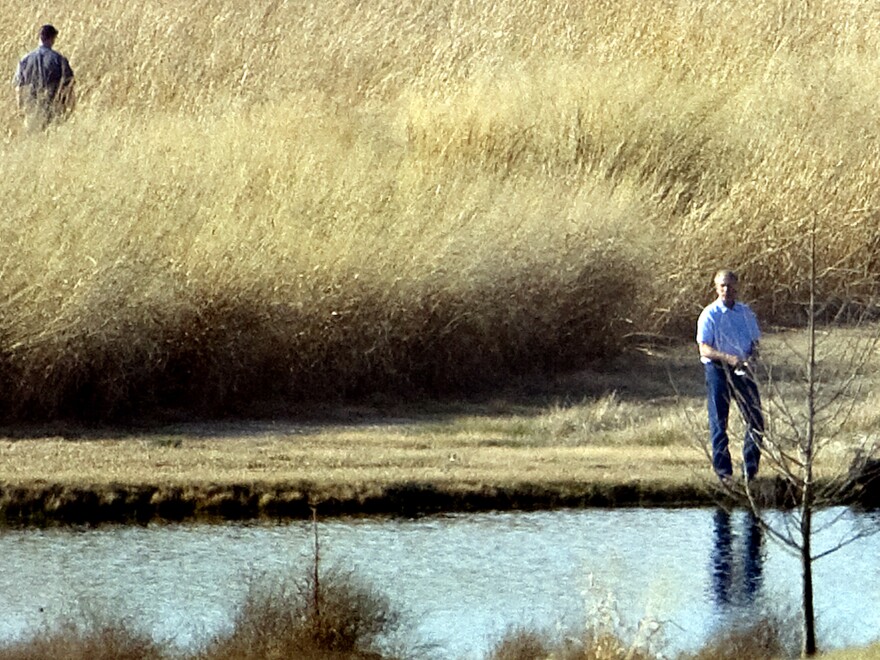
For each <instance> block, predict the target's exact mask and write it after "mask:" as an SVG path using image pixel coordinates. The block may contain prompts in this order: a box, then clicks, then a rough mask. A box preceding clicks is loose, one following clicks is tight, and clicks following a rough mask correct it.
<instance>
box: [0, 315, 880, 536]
mask: <svg viewBox="0 0 880 660" xmlns="http://www.w3.org/2000/svg"><path fill="white" fill-rule="evenodd" d="M848 333H849V334H848V335H843V334H841V333H840V332H836V333H829V334H828V335H827V336H825V337H824V338H821V337H820V339H822V341H821V342H820V349H819V355H820V357H822V364H823V365H824V371H823V372H822V373H823V374H825V375H827V376H829V377H830V376H835V377H836V378H837V379H838V380H833V379H831V378H829V379H828V380H825V381H824V382H823V384H822V388H823V389H824V390H825V391H827V392H828V394H833V393H834V392H836V391H837V389H836V388H838V387H840V386H842V381H846V380H848V379H849V378H850V377H851V376H852V372H851V371H850V370H848V369H847V368H846V367H847V364H848V362H847V360H848V359H849V358H850V357H851V345H850V344H849V341H850V340H851V339H852V336H851V332H849V331H848ZM844 340H845V341H844ZM802 341H803V336H802V335H801V334H800V333H790V332H780V333H775V334H770V335H768V337H767V339H766V341H765V346H764V356H765V358H764V359H765V361H766V364H767V365H770V366H771V367H772V369H771V368H770V367H768V368H767V369H766V371H767V373H768V374H769V373H772V374H774V377H773V378H772V380H769V381H768V382H765V387H764V394H765V404H766V407H767V412H768V417H769V418H770V419H771V420H772V419H773V415H774V414H778V411H777V410H775V408H774V405H775V402H776V401H777V400H778V399H780V398H782V397H788V399H789V401H790V402H794V404H795V405H797V406H799V405H800V401H801V400H802V397H801V389H802V388H803V380H802V371H801V370H800V369H799V367H798V364H797V362H798V358H797V354H798V351H799V350H800V347H799V344H800V343H801V342H802ZM841 349H846V350H842V351H841ZM871 364H872V365H873V362H872V363H871ZM878 373H880V370H877V369H874V368H873V367H870V368H869V369H868V370H867V373H866V375H862V376H860V377H859V378H860V380H859V381H858V383H857V384H859V385H860V386H861V389H860V390H854V391H853V392H852V395H851V398H850V399H848V401H849V404H848V405H847V408H848V414H847V416H846V417H838V416H836V415H831V416H830V417H829V415H828V414H827V411H829V410H830V412H831V413H834V412H835V411H836V410H837V409H836V408H833V407H832V408H827V407H825V408H824V409H825V410H826V412H825V413H822V414H821V415H819V417H818V419H817V426H816V433H817V438H819V439H820V441H821V442H822V443H823V448H824V450H823V452H822V454H821V456H820V459H819V460H818V462H817V466H816V468H817V472H816V476H817V477H818V478H819V479H825V478H828V477H830V476H832V475H835V474H840V473H843V474H845V473H846V472H847V470H848V468H849V465H850V463H851V461H852V458H853V452H854V451H855V449H856V448H857V447H859V446H860V444H861V443H863V441H864V439H865V438H868V439H870V438H873V437H876V434H877V428H878V426H877V410H878V407H877V405H876V404H877V401H876V395H875V394H874V393H876V392H877V391H878V385H880V383H877V382H876V381H877V378H878V377H877V375H876V374H878ZM703 387H704V386H703V383H702V371H701V368H700V366H699V362H698V360H697V357H696V349H695V347H694V346H693V345H692V344H686V345H682V346H678V347H670V348H667V349H663V350H660V349H654V350H653V351H651V352H650V353H646V352H629V353H626V354H625V355H623V356H622V357H621V358H619V360H618V361H617V362H616V363H614V364H603V366H602V369H601V370H589V369H588V370H583V371H581V372H578V373H576V374H572V375H569V376H566V377H564V378H562V377H560V378H555V379H550V380H546V381H543V382H538V381H535V380H526V381H521V382H519V383H511V384H509V385H508V386H507V388H506V389H502V390H499V391H498V392H496V394H495V396H493V397H492V398H489V399H473V400H468V401H465V400H460V401H454V402H453V401H450V402H446V403H443V402H435V403H433V404H427V403H422V404H418V405H403V404H399V403H393V402H391V403H389V402H381V401H379V402H375V403H374V404H373V405H361V406H327V407H325V408H323V409H322V410H318V409H316V408H314V407H312V408H310V409H309V411H308V413H306V412H303V413H302V414H301V415H298V416H296V417H295V418H293V419H271V420H264V421H240V422H231V421H230V422H225V423H219V422H193V421H182V422H176V423H170V422H169V423H167V424H165V425H159V426H156V425H151V426H150V427H146V428H143V429H138V428H134V427H131V426H129V427H126V428H113V427H98V428H94V427H93V428H87V427H82V426H79V427H76V426H71V425H67V424H49V425H39V426H22V425H16V426H13V427H8V428H6V429H5V430H4V432H3V433H2V434H0V459H2V460H0V511H2V512H3V516H4V517H5V519H6V521H7V522H8V523H13V524H18V523H25V524H33V523H40V522H50V521H60V522H101V521H105V520H125V521H129V520H150V519H155V518H165V519H171V520H180V519H191V518H203V519H204V518H254V517H295V518H304V517H308V516H310V515H311V509H312V507H316V508H317V509H318V511H319V513H320V514H321V515H335V514H343V513H392V514H404V515H410V514H417V513H427V512H434V511H450V510H485V509H533V508H553V507H561V506H627V505H663V506H682V505H694V504H712V503H714V502H715V501H716V499H717V498H718V497H719V496H720V495H721V493H719V492H718V490H717V487H716V483H715V481H714V477H713V475H712V472H711V469H710V467H709V465H710V463H709V460H708V458H707V456H706V454H705V449H704V445H705V440H706V431H705V425H706V422H705V410H704V408H705V402H704V395H703ZM823 396H824V395H823ZM850 404H851V405H850ZM850 408H851V409H850ZM309 415H311V417H310V416H309ZM741 430H742V429H741V423H740V421H739V419H738V416H737V415H736V414H733V415H732V416H731V437H732V445H733V448H732V453H733V454H734V456H735V457H736V456H737V454H738V452H739V451H740V445H739V437H740V435H741ZM777 488H778V484H777V483H776V481H775V480H774V479H773V478H772V476H770V473H769V472H768V473H767V476H766V479H765V481H764V482H763V484H762V486H761V493H762V494H763V495H762V496H766V497H767V498H768V500H770V501H775V500H776V498H779V497H781V494H780V492H779V491H778V490H777ZM875 491H876V488H875ZM874 497H875V498H876V492H874ZM876 501H877V500H876V499H875V502H876Z"/></svg>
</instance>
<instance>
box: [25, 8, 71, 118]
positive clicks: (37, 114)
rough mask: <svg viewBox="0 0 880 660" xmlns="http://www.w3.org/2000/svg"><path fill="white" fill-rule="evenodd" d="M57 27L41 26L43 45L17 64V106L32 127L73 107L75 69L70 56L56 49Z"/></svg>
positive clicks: (63, 113)
mask: <svg viewBox="0 0 880 660" xmlns="http://www.w3.org/2000/svg"><path fill="white" fill-rule="evenodd" d="M57 36H58V30H56V29H55V28H54V27H53V26H51V25H44V26H43V27H41V28H40V46H39V47H38V48H37V49H36V50H33V51H31V52H30V53H28V54H27V55H25V56H24V58H23V59H22V60H21V62H19V64H18V70H17V71H16V72H15V79H14V80H13V84H14V85H15V86H16V87H17V88H18V107H19V109H20V110H23V111H24V112H25V118H26V120H27V124H28V126H29V128H34V129H42V128H45V127H46V126H47V125H48V124H49V123H50V122H52V121H54V120H55V119H58V118H60V117H62V116H64V115H65V114H66V113H68V112H70V111H71V110H73V106H74V105H75V102H76V101H75V97H74V91H73V70H72V69H71V68H70V63H69V62H68V61H67V58H66V57H64V55H62V54H61V53H59V52H57V51H55V50H53V46H54V45H55V38H56V37H57Z"/></svg>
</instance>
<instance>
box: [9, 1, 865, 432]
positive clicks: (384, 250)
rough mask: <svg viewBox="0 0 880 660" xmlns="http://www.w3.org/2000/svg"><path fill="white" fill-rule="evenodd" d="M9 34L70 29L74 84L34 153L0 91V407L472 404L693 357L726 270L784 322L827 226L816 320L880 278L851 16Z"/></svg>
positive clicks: (138, 26)
mask: <svg viewBox="0 0 880 660" xmlns="http://www.w3.org/2000/svg"><path fill="white" fill-rule="evenodd" d="M191 16H199V17H200V20H199V21H193V20H191V18H190V17H191ZM0 19H2V20H0V26H2V27H0V35H2V38H0V58H2V59H3V60H4V61H6V62H7V63H8V64H9V67H10V68H11V67H12V66H13V65H14V62H15V61H16V60H17V58H18V57H20V56H21V55H22V54H23V53H24V52H25V51H26V50H28V49H29V48H31V47H32V45H33V44H32V43H31V41H32V38H31V36H30V35H32V34H34V32H35V30H36V27H37V26H38V25H39V24H40V23H42V22H44V21H46V20H52V22H54V23H55V24H56V25H58V26H59V28H60V30H61V35H60V37H59V41H58V44H57V45H58V47H59V49H60V50H62V51H63V52H64V53H65V54H67V55H68V56H69V57H70V59H71V62H72V64H73V66H74V68H75V70H76V73H77V78H78V89H79V92H80V105H79V108H78V110H77V113H76V115H75V116H74V117H73V119H72V120H71V121H70V122H69V123H67V124H65V125H63V126H60V127H57V128H56V129H53V130H51V131H49V132H47V133H46V134H41V135H24V134H22V132H21V130H20V125H19V124H20V122H19V121H18V119H17V116H16V111H15V108H14V104H13V101H12V95H8V96H6V97H3V99H0V149H2V160H0V162H2V168H3V177H2V183H0V199H2V200H3V214H2V219H0V224H2V229H3V232H4V237H5V238H4V242H3V248H2V250H0V273H2V278H0V299H2V301H3V302H2V303H0V346H2V348H3V351H2V355H3V359H2V362H0V375H2V377H3V379H4V382H6V383H7V384H8V386H7V387H6V388H4V393H3V395H2V403H3V407H4V409H5V411H6V414H7V416H12V417H22V416H31V417H44V416H46V415H65V416H82V415H86V414H92V415H98V416H106V415H111V414H127V413H129V412H132V411H138V410H151V409H155V408H156V407H166V406H178V407H184V408H188V409H198V410H202V411H207V412H217V411H227V412H228V411H230V410H236V411H238V412H241V411H242V410H247V409H248V408H249V406H251V405H253V404H254V402H257V401H265V400H267V399H270V398H273V397H274V398H275V400H276V401H291V400H300V399H305V398H311V399H323V400H327V399H333V398H337V397H346V396H363V395H364V394H365V393H372V392H374V391H376V390H382V391H385V392H389V393H391V394H393V395H395V396H402V395H403V396H411V397H420V396H424V395H430V396H433V395H436V394H438V393H443V392H450V391H454V392H462V391H474V390H475V389H479V388H485V387H491V386H494V385H496V384H497V383H498V382H499V381H501V380H503V379H505V378H509V377H513V376H517V375H520V374H534V373H542V374H546V373H554V372H560V371H563V370H567V369H572V368H577V367H579V366H583V365H584V364H587V362H588V361H589V360H590V359H593V358H596V357H603V358H607V357H608V356H609V355H612V354H614V353H616V352H617V351H618V350H619V349H620V347H621V346H622V345H625V344H626V343H627V342H628V341H629V340H630V338H631V337H632V336H643V335H644V334H645V333H648V334H652V333H656V332H662V333H681V334H682V335H684V333H685V331H684V329H687V335H688V336H689V335H690V334H691V331H690V327H691V326H692V324H693V318H694V317H695V316H696V313H697V312H698V310H699V307H700V305H701V304H704V303H705V302H707V298H708V297H709V296H710V292H709V291H708V282H709V280H710V277H711V272H712V271H713V270H714V268H716V267H717V266H718V265H719V264H720V263H722V262H723V264H725V265H732V266H734V267H735V268H738V269H740V270H741V271H742V272H743V275H744V280H743V281H744V283H745V284H746V291H745V292H744V293H745V294H746V296H747V297H748V298H749V299H750V300H753V301H754V302H755V303H756V307H757V308H758V310H759V312H760V313H761V315H762V318H763V319H765V320H766V321H767V322H772V321H774V320H780V319H784V320H791V319H794V318H796V317H797V314H796V313H795V311H796V310H797V309H798V308H799V307H800V305H801V302H802V300H803V292H804V274H805V272H806V271H805V259H804V255H805V250H806V242H805V229H806V228H807V227H808V225H809V222H810V221H811V220H812V218H813V217H815V218H816V221H817V225H818V237H819V259H820V262H821V264H822V265H823V268H825V270H823V279H822V283H821V287H820V288H821V291H820V294H821V296H822V298H823V299H834V300H836V301H839V302H844V301H850V300H853V299H856V298H858V297H860V296H863V295H864V294H866V293H867V292H870V291H871V290H872V289H871V286H872V285H873V283H874V279H875V277H876V272H875V271H876V263H877V245H878V241H877V232H876V231H874V229H872V228H873V227H874V226H875V225H876V224H877V223H876V222H875V218H874V215H875V214H874V211H873V209H875V208H876V207H878V206H880V204H878V195H880V192H878V191H880V186H878V185H876V181H875V179H876V176H877V175H876V172H878V171H880V168H878V167H877V163H878V161H880V158H878V156H880V151H878V145H880V140H877V139H876V138H877V127H876V122H875V121H874V114H875V112H874V106H875V98H874V97H875V94H874V89H873V86H872V84H871V81H872V80H874V79H875V78H876V76H875V75H873V74H874V73H880V71H878V70H877V69H878V66H880V65H878V64H877V63H878V62H880V57H878V43H880V41H878V38H877V37H876V35H877V34H880V30H878V27H880V25H878V18H877V16H876V15H875V13H874V12H872V10H871V9H870V7H868V6H867V5H864V4H863V3H856V2H852V1H851V0H823V1H822V2H818V3H812V4H811V5H809V6H806V5H791V6H789V5H779V4H778V3H773V2H769V1H768V2H758V3H747V2H733V3H723V4H716V5H705V4H704V3H697V2H694V1H692V0H676V1H675V2H670V3H662V4H657V3H649V2H642V1H641V0H633V1H632V2H628V3H622V4H621V3H612V2H598V3H593V4H591V6H590V8H589V11H586V10H583V9H578V8H573V7H572V6H571V5H568V4H565V3H543V4H541V3H534V2H530V1H528V0H504V1H503V2H500V3H492V4H491V5H485V6H484V5H482V4H467V3H454V2H439V3H432V4H431V5H430V6H427V5H419V4H413V3H403V4H400V3H392V2H390V1H386V0H382V1H380V2H376V3H369V4H367V5H364V4H359V5H351V4H349V3H344V2H334V1H331V2H325V3H319V4H317V5H314V6H309V7H308V8H307V9H304V8H303V7H301V6H299V5H296V4H294V3H290V2H287V1H285V0H259V1H258V2H255V3H249V4H248V5H247V7H240V6H239V5H237V4H236V5H234V4H230V3H227V2H224V0H199V1H198V2H197V3H196V4H195V5H193V4H192V3H180V2H176V1H175V2H170V3H169V2H147V3H145V4H144V3H141V4H139V5H138V6H137V7H136V8H135V7H133V6H131V7H129V6H122V5H119V4H118V3H111V2H107V1H102V2H97V3H91V4H90V6H89V7H88V8H83V7H81V6H79V5H77V4H76V3H71V2H66V1H63V0H62V1H59V2H53V3H51V4H50V5H46V6H41V7H39V8H35V7H31V6H17V5H10V6H9V7H6V8H4V9H2V10H0ZM603 423H607V420H606V422H603ZM657 435H658V438H659V439H658V442H661V443H662V442H668V440H664V439H663V437H664V432H663V431H662V430H659V431H658V432H657Z"/></svg>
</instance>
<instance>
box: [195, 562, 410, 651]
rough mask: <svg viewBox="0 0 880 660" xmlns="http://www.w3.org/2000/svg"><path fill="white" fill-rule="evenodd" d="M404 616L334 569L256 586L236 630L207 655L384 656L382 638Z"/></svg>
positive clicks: (386, 602) (245, 603)
mask: <svg viewBox="0 0 880 660" xmlns="http://www.w3.org/2000/svg"><path fill="white" fill-rule="evenodd" d="M398 622H399V617H398V615H397V613H396V612H395V611H394V610H392V608H391V606H390V604H389V602H388V600H387V599H386V598H385V597H384V596H382V595H380V594H378V593H376V592H375V591H373V590H372V589H370V588H369V587H367V586H365V585H363V584H361V583H359V582H358V581H357V580H355V579H354V578H352V577H351V576H347V575H341V574H338V573H328V574H325V575H323V576H321V579H320V581H319V583H318V584H316V583H315V580H314V579H313V578H309V579H306V580H304V581H302V582H294V581H286V582H284V583H282V584H281V585H279V586H276V587H265V586H259V585H257V586H254V587H252V589H251V591H250V593H249V594H248V597H247V599H246V600H245V602H244V604H243V605H242V606H241V609H240V610H239V612H238V614H237V616H236V618H235V621H234V622H233V629H232V632H231V633H229V634H228V635H225V636H220V637H218V638H217V639H215V640H214V641H213V642H212V643H211V644H209V646H208V647H207V648H206V650H205V651H204V653H203V654H202V655H201V657H202V658H203V660H223V659H226V658H229V659H232V658H236V659H241V660H247V659H248V658H254V659H256V658H367V657H378V656H377V655H376V648H377V646H378V644H379V642H380V638H381V637H384V636H386V635H390V634H391V633H393V632H395V631H396V629H397V626H398Z"/></svg>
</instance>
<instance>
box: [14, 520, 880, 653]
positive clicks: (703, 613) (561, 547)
mask: <svg viewBox="0 0 880 660" xmlns="http://www.w3.org/2000/svg"><path fill="white" fill-rule="evenodd" d="M775 515H777V516H778V515H781V514H775ZM837 515H842V519H841V520H839V521H838V522H837V523H836V524H835V525H834V526H833V527H832V528H831V529H829V530H827V531H825V532H822V533H821V534H820V535H819V536H818V538H817V541H816V545H817V546H818V547H817V550H821V549H822V548H823V547H828V545H829V544H833V543H835V542H836V541H837V540H838V539H839V538H840V537H841V536H845V535H847V534H848V533H849V532H850V531H852V530H857V529H862V528H865V529H867V528H873V529H876V528H877V527H878V526H880V516H878V514H876V513H875V514H871V513H852V512H849V511H846V510H832V511H826V512H823V514H822V516H821V517H823V518H824V519H829V518H830V517H832V516H837ZM318 532H319V538H320V543H321V554H322V564H323V565H324V566H333V567H336V568H339V569H344V570H351V571H353V572H354V573H355V574H356V575H357V576H358V577H359V578H361V579H363V580H364V581H366V582H367V583H368V584H370V585H371V586H373V587H375V588H376V589H378V590H379V591H381V592H382V593H384V594H385V595H386V596H388V597H389V598H390V600H391V602H392V603H393V604H394V605H395V606H396V607H397V608H398V609H400V610H401V611H402V612H403V614H404V615H405V617H406V620H407V621H408V622H409V623H410V626H409V627H410V629H411V631H412V633H413V637H414V638H415V639H417V640H419V641H420V642H423V643H428V644H432V645H434V646H433V648H434V649H435V650H434V651H432V652H431V655H432V657H437V658H456V659H458V658H482V657H485V655H486V653H487V651H488V650H489V649H490V648H491V647H492V645H493V644H494V643H495V642H496V641H497V640H498V639H499V638H500V637H501V636H502V635H503V634H504V632H505V631H506V630H508V629H509V628H511V627H513V626H528V627H534V628H537V629H546V630H551V631H552V630H559V629H561V630H577V629H578V628H579V627H582V626H583V624H584V623H585V622H586V621H588V620H589V621H594V620H596V619H597V617H598V618H603V617H604V618H606V619H610V618H619V619H620V621H621V624H622V625H623V626H625V627H634V626H635V625H637V624H638V622H639V621H642V620H651V621H657V622H660V630H661V634H662V636H663V639H664V640H665V643H664V648H665V649H666V650H668V651H670V652H676V651H680V650H690V649H694V648H697V647H698V646H700V645H701V644H702V643H703V642H704V641H705V640H706V639H707V637H708V636H710V635H711V634H712V633H713V632H714V631H716V630H718V629H719V628H720V627H721V626H724V625H726V624H727V623H728V622H729V621H730V620H731V618H733V617H738V616H743V615H744V616H749V615H754V616H760V615H761V614H762V612H764V611H766V610H768V609H769V610H771V611H774V612H780V611H781V612H786V611H789V612H790V611H797V608H798V604H799V598H800V596H799V593H800V592H799V589H800V581H799V571H800V567H799V563H798V559H797V558H796V557H795V556H793V555H791V554H789V553H787V552H786V551H785V550H783V548H782V547H781V546H780V545H779V544H778V543H775V542H772V541H771V540H770V539H769V538H767V537H766V534H764V533H762V532H761V530H760V529H759V528H758V527H756V526H755V525H754V524H753V521H752V519H751V518H750V516H749V515H747V513H746V512H744V511H735V512H732V513H725V512H723V511H721V510H715V509H614V510H596V509H588V510H558V511H543V512H509V513H480V514H457V515H443V516H432V517H425V518H420V519H414V520H407V519H395V518H381V519H377V518H350V519H332V520H326V521H320V522H319V526H318ZM312 544H313V528H312V525H311V523H308V522H291V523H285V524H257V523H254V524H242V523H235V524H233V523H229V524H219V525H207V524H192V525H185V524H180V525H150V526H146V527H127V526H118V527H112V526H110V527H101V528H96V529H69V528H55V529H43V530H3V531H2V532H0V557H2V568H0V637H3V638H5V639H11V638H16V637H20V636H26V635H28V634H31V633H33V632H35V631H36V630H38V628H39V626H40V625H42V624H44V623H47V622H52V621H54V620H56V619H57V617H61V616H63V615H65V614H71V613H75V612H76V611H77V610H78V609H88V608H95V607H97V608H99V609H100V608H104V609H106V610H107V611H110V612H112V613H113V614H114V616H116V617H117V618H123V619H130V620H131V621H133V622H136V623H137V624H138V625H140V626H144V627H145V628H146V629H147V630H148V632H150V633H151V634H152V635H153V636H154V637H155V638H156V639H159V640H167V641H169V642H171V643H173V644H174V645H176V646H178V647H180V648H182V649H192V648H195V647H197V646H198V645H199V644H200V643H201V642H203V641H204V640H205V639H207V638H208V637H209V636H210V635H211V634H213V633H215V632H217V631H219V630H223V629H225V628H226V627H227V626H229V624H230V621H231V617H232V615H233V614H234V612H235V608H236V607H237V605H238V604H240V603H241V602H242V600H243V598H244V596H245V594H246V592H247V589H248V583H249V580H252V579H254V578H257V577H260V578H263V579H265V578H269V579H271V578H272V577H273V576H282V575H284V574H291V573H292V574H294V575H296V576H300V575H303V574H304V572H305V571H306V570H307V568H308V567H309V566H310V564H311V557H312V553H313V545H312ZM815 570H816V572H815V583H816V588H815V593H816V609H817V614H818V627H819V639H820V643H821V644H823V645H825V646H828V647H840V646H849V645H861V644H866V643H869V642H871V641H876V639H877V638H878V636H880V632H878V631H880V535H873V536H868V537H866V538H861V539H859V540H858V541H857V542H855V543H853V544H851V545H848V546H846V547H844V548H842V549H840V550H839V551H837V552H835V553H833V554H831V555H829V556H828V557H826V558H824V559H822V560H820V561H818V562H817V563H816V568H815Z"/></svg>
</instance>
